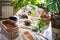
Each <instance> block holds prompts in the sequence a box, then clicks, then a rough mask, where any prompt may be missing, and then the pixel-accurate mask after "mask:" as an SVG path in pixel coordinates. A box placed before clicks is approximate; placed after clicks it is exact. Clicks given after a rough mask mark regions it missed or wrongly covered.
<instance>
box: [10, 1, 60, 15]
mask: <svg viewBox="0 0 60 40" xmlns="http://www.w3.org/2000/svg"><path fill="white" fill-rule="evenodd" d="M11 5H12V6H13V7H14V9H15V10H19V9H21V8H22V7H24V6H27V5H35V6H43V7H45V8H46V9H47V10H48V11H49V12H51V13H58V14H59V15H60V0H13V1H12V2H11Z"/></svg>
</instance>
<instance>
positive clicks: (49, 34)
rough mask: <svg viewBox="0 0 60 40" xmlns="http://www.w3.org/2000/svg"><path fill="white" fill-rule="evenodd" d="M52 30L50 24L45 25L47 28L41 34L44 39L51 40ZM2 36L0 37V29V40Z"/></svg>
mask: <svg viewBox="0 0 60 40" xmlns="http://www.w3.org/2000/svg"><path fill="white" fill-rule="evenodd" d="M51 29H52V28H51V22H50V23H49V25H47V28H46V29H45V30H44V33H43V35H44V36H45V37H46V38H48V40H52V30H51ZM1 36H2V35H1V28H0V40H1V38H3V37H1Z"/></svg>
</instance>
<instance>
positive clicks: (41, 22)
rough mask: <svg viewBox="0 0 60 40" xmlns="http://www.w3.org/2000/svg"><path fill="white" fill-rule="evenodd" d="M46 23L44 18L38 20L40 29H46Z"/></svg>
mask: <svg viewBox="0 0 60 40" xmlns="http://www.w3.org/2000/svg"><path fill="white" fill-rule="evenodd" d="M45 25H46V23H45V22H44V21H43V20H42V19H39V20H38V26H39V29H44V27H45Z"/></svg>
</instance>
